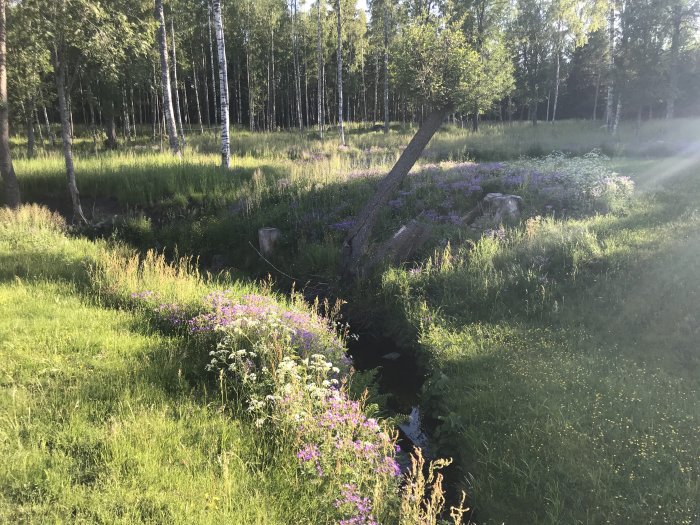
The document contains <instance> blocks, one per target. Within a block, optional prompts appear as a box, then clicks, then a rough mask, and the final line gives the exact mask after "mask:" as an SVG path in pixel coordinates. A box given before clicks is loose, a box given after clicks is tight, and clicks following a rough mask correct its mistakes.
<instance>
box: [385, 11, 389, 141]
mask: <svg viewBox="0 0 700 525" xmlns="http://www.w3.org/2000/svg"><path fill="white" fill-rule="evenodd" d="M386 3H387V0H384V133H389V11H388V10H387V7H386Z"/></svg>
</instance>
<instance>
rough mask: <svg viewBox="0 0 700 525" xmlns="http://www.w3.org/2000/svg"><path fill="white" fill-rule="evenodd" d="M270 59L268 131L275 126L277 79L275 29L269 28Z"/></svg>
mask: <svg viewBox="0 0 700 525" xmlns="http://www.w3.org/2000/svg"><path fill="white" fill-rule="evenodd" d="M270 59H271V62H272V64H271V65H272V71H271V77H270V80H271V89H272V98H271V99H270V102H271V103H272V108H271V111H270V124H271V126H270V131H272V130H274V129H276V128H277V89H276V86H277V80H276V78H275V77H276V72H275V30H274V29H271V30H270Z"/></svg>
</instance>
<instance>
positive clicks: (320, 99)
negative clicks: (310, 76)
mask: <svg viewBox="0 0 700 525" xmlns="http://www.w3.org/2000/svg"><path fill="white" fill-rule="evenodd" d="M321 2H325V0H317V5H316V7H317V11H318V25H317V26H316V27H317V33H318V39H317V45H316V53H317V58H318V100H317V104H318V132H319V134H320V136H321V139H323V128H324V125H323V106H324V104H323V101H324V98H325V96H324V89H325V86H324V82H323V77H324V75H325V67H324V65H323V48H322V47H321V44H322V40H321ZM324 7H325V6H324Z"/></svg>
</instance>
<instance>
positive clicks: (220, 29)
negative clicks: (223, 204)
mask: <svg viewBox="0 0 700 525" xmlns="http://www.w3.org/2000/svg"><path fill="white" fill-rule="evenodd" d="M213 11H214V25H215V26H216V49H217V52H218V56H219V100H220V104H219V106H220V107H221V166H222V167H224V168H227V169H228V168H229V167H230V166H231V143H230V142H229V134H228V133H229V108H228V72H227V70H226V46H225V42H224V26H223V22H222V20H221V0H214V1H213Z"/></svg>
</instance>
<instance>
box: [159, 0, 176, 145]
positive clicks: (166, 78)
mask: <svg viewBox="0 0 700 525" xmlns="http://www.w3.org/2000/svg"><path fill="white" fill-rule="evenodd" d="M155 15H156V20H158V22H159V24H160V30H159V32H158V47H159V48H160V70H161V81H162V88H163V114H164V117H165V127H166V129H167V132H168V142H169V144H170V150H171V151H172V153H173V155H177V156H178V157H180V156H181V153H180V144H179V141H178V140H177V130H176V129H175V112H174V111H173V100H172V98H171V97H170V93H171V90H170V68H169V67H168V42H167V33H166V30H165V15H164V14H163V0H156V12H155Z"/></svg>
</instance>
